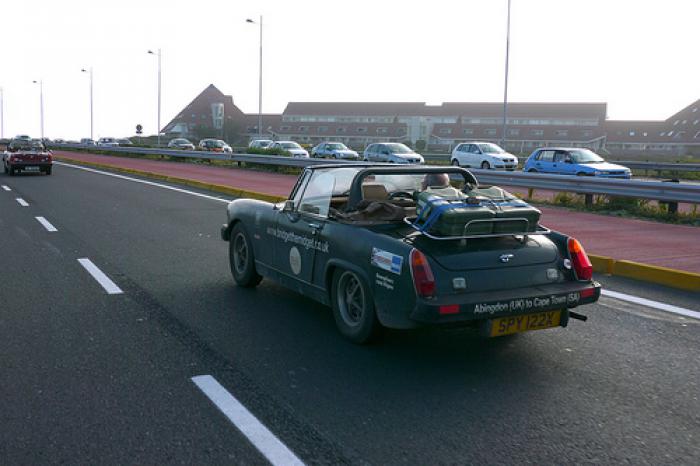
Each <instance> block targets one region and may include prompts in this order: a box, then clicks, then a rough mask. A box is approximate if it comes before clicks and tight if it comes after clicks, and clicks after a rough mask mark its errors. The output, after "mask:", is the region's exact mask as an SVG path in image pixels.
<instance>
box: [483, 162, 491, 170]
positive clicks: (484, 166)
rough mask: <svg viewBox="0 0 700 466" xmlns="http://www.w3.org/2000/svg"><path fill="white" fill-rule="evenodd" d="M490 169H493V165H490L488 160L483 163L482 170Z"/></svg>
mask: <svg viewBox="0 0 700 466" xmlns="http://www.w3.org/2000/svg"><path fill="white" fill-rule="evenodd" d="M490 168H491V165H489V163H488V162H487V161H486V160H484V161H483V162H481V169H482V170H489V169H490Z"/></svg>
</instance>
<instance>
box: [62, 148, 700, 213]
mask: <svg viewBox="0 0 700 466" xmlns="http://www.w3.org/2000/svg"><path fill="white" fill-rule="evenodd" d="M53 147H54V148H57V149H58V148H63V149H89V150H92V151H107V152H123V153H130V154H148V155H167V156H171V157H183V158H199V159H215V160H229V161H233V162H243V163H256V164H262V165H277V166H285V167H298V168H303V167H308V166H310V165H319V164H336V163H337V164H342V163H348V162H350V161H348V160H335V159H316V158H294V157H284V156H275V155H259V154H222V153H215V152H204V151H186V150H173V149H151V148H143V147H96V146H84V145H80V144H60V145H57V144H56V145H53ZM640 163H641V162H640ZM691 165H692V164H691ZM470 171H472V172H473V173H474V174H475V175H476V176H477V177H478V179H479V181H480V182H481V183H484V184H497V185H502V186H514V187H522V188H528V189H530V188H532V189H546V190H551V191H562V192H573V193H580V194H602V195H611V196H621V197H636V198H640V199H651V200H656V201H663V202H671V203H673V202H685V203H691V204H700V184H690V183H667V182H663V181H638V180H634V179H632V180H625V179H609V178H596V177H589V176H571V175H550V174H545V173H525V172H518V171H515V172H509V171H505V172H502V171H495V170H481V169H471V170H470Z"/></svg>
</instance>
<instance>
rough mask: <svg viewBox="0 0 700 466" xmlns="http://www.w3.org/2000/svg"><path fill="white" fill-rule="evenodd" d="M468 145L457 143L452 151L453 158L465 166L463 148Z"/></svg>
mask: <svg viewBox="0 0 700 466" xmlns="http://www.w3.org/2000/svg"><path fill="white" fill-rule="evenodd" d="M466 147H469V144H459V145H458V146H457V147H456V148H455V153H454V159H456V160H457V163H459V164H460V165H461V166H466V163H467V162H466V160H465V157H464V155H465V148H466Z"/></svg>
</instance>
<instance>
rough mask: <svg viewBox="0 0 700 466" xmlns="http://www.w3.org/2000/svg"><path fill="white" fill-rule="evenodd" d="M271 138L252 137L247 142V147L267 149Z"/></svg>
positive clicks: (270, 143)
mask: <svg viewBox="0 0 700 466" xmlns="http://www.w3.org/2000/svg"><path fill="white" fill-rule="evenodd" d="M273 142H274V141H272V140H271V139H253V140H252V141H250V144H248V148H249V149H268V148H269V147H270V146H271V145H272V143H273Z"/></svg>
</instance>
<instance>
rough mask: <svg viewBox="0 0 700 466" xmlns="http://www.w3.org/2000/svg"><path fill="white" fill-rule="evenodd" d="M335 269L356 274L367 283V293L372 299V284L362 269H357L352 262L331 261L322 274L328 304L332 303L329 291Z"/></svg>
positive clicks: (331, 286)
mask: <svg viewBox="0 0 700 466" xmlns="http://www.w3.org/2000/svg"><path fill="white" fill-rule="evenodd" d="M337 269H345V270H350V271H352V272H355V273H356V274H358V275H359V276H360V277H361V278H362V279H363V280H364V281H365V283H367V291H368V292H369V293H370V295H371V296H372V299H374V293H372V283H371V282H370V280H369V275H368V274H367V272H366V271H365V270H363V269H362V267H359V266H357V265H355V264H353V263H352V262H349V261H346V260H343V259H331V260H329V261H328V262H327V263H326V269H325V271H324V274H323V284H324V285H325V287H326V294H327V296H328V302H332V300H333V297H332V296H331V291H332V288H333V274H334V273H335V271H336V270H337Z"/></svg>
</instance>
